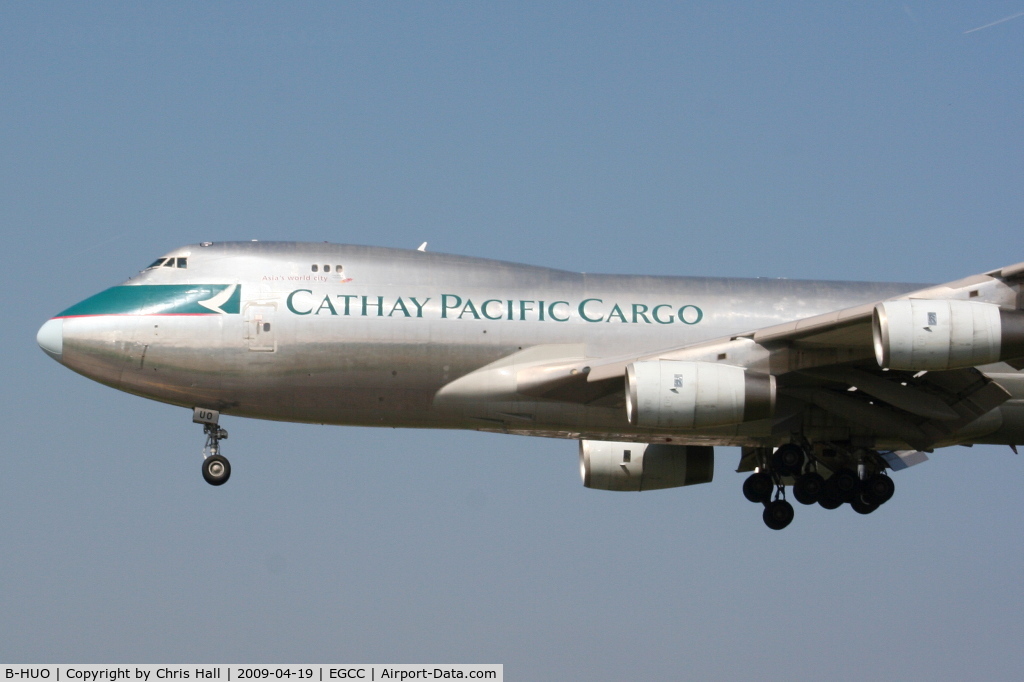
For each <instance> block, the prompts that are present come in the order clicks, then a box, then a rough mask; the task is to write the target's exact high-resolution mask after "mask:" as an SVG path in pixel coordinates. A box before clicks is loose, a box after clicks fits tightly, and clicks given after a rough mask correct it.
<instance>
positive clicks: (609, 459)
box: [580, 440, 715, 492]
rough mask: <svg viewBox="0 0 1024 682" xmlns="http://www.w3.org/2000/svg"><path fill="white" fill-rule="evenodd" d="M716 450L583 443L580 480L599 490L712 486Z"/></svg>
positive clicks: (597, 442) (670, 446)
mask: <svg viewBox="0 0 1024 682" xmlns="http://www.w3.org/2000/svg"><path fill="white" fill-rule="evenodd" d="M714 473H715V449H714V448H713V447H711V446H707V445H665V444H661V443H651V444H647V443H610V442H607V441H599V440H581V441H580V477H581V478H583V485H584V486H586V487H587V488H595V489H597V490H627V491H636V492H639V491H642V490H659V489H661V488H678V487H680V486H684V485H694V484H696V483H710V482H711V478H712V477H713V476H714Z"/></svg>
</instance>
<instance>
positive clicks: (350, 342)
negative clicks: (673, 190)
mask: <svg viewBox="0 0 1024 682" xmlns="http://www.w3.org/2000/svg"><path fill="white" fill-rule="evenodd" d="M168 259H170V260H168ZM157 263H158V264H161V263H162V264H161V265H158V266H157V267H150V268H149V269H147V270H144V271H142V272H141V273H140V274H138V275H136V276H135V277H132V278H131V279H129V280H128V281H127V282H125V283H123V284H122V285H120V286H118V287H114V288H112V289H109V290H107V291H105V292H102V293H101V294H98V295H96V296H94V297H92V298H89V299H86V300H84V301H82V302H81V303H79V304H76V305H74V306H72V307H70V308H68V309H67V310H65V311H63V312H62V313H60V314H59V315H57V316H56V317H55V318H54V321H51V322H50V323H48V325H50V326H49V331H48V335H49V337H50V338H51V339H53V338H55V337H56V336H57V335H59V337H60V343H59V351H60V352H59V354H58V353H53V352H51V355H53V356H54V357H56V358H57V359H59V360H60V361H61V362H62V363H63V364H65V365H66V366H68V367H69V368H71V369H73V370H75V371H76V372H79V373H81V374H83V375H85V376H87V377H89V378H91V379H94V380H96V381H99V382H102V383H104V384H107V385H109V386H112V387H114V388H117V389H120V390H122V391H127V392H130V393H134V394H138V395H141V396H145V397H147V398H152V399H154V400H159V401H162V402H166V403H171V404H175V405H180V406H183V407H189V408H192V407H196V406H203V407H209V408H213V409H217V410H220V411H221V412H222V413H225V414H231V415H237V416H244V417H253V418H261V419H274V420H284V421H296V422H316V423H324V424H351V425H373V426H398V427H428V428H469V429H481V430H494V431H509V432H516V433H534V434H537V435H551V436H562V437H580V436H581V435H586V436H588V437H609V438H619V439H622V438H629V437H638V438H639V437H645V436H651V435H653V434H650V433H645V432H644V431H643V430H638V429H636V428H635V427H631V426H630V425H629V423H628V422H627V421H626V418H625V415H624V413H623V410H622V409H621V402H618V403H616V401H614V400H613V401H608V400H605V401H595V403H594V404H589V405H588V404H576V403H566V402H561V401H557V400H548V399H535V398H529V397H527V396H524V395H521V394H519V393H517V392H516V390H515V386H514V385H512V384H510V386H509V387H508V388H507V390H506V389H504V388H502V386H501V385H500V383H501V376H502V372H503V371H504V370H503V369H502V362H503V359H505V360H504V362H505V363H506V364H507V365H508V370H507V371H505V374H509V373H512V372H514V371H515V370H516V369H517V368H519V367H523V366H530V365H531V364H537V363H544V362H553V361H558V360H561V359H579V358H583V359H585V358H607V357H616V356H625V355H631V354H633V355H640V354H643V353H650V352H656V351H659V350H661V349H666V348H674V347H680V346H685V345H689V344H694V343H698V342H701V341H703V340H707V339H712V338H717V337H722V336H726V335H729V334H735V333H741V332H744V331H747V330H752V329H757V328H761V327H765V326H769V325H773V324H778V323H782V322H786V321H789V320H795V319H800V318H805V317H809V316H812V315H816V314H819V313H824V312H828V311H831V310H836V309H841V308H846V307H850V306H853V305H857V304H861V303H865V302H870V301H876V300H880V299H885V298H888V297H891V296H896V295H899V294H902V293H905V292H908V291H911V290H914V289H917V288H920V286H921V285H915V284H905V283H863V282H826V281H801V280H786V279H726V278H707V277H661V276H644V275H640V276H624V275H592V274H583V273H574V272H567V271H562V270H554V269H549V268H542V267H532V266H526V265H518V264H513V263H506V262H500V261H493V260H485V259H479V258H470V257H463V256H452V255H445V254H436V253H429V252H421V251H411V250H400V249H389V248H379V247H365V246H345V245H333V244H327V243H324V244H309V243H286V242H237V243H215V244H209V245H205V246H204V245H194V246H188V247H184V248H181V249H177V250H175V251H173V252H171V253H169V254H167V255H166V256H165V257H164V258H162V259H160V260H159V261H157ZM181 266H184V267H181ZM58 325H59V327H60V329H59V330H58V329H56V327H57V326H58ZM44 329H45V328H44ZM42 336H43V332H42V331H41V333H40V338H41V343H42ZM50 343H51V345H54V344H55V342H54V341H53V340H51V341H50ZM44 347H45V344H44ZM509 358H511V360H508V359H509ZM492 363H493V364H495V365H496V369H495V371H494V372H493V373H492V374H493V376H494V377H497V380H496V381H497V383H496V384H495V385H494V386H491V387H490V388H488V389H485V390H484V391H483V392H482V393H476V394H474V393H473V391H472V390H470V391H468V392H467V391H465V390H462V391H460V390H452V389H450V388H449V389H448V390H446V387H451V386H452V385H453V383H455V382H457V381H458V380H460V379H462V378H464V377H466V376H467V375H470V374H471V373H474V372H477V371H478V370H480V369H481V368H484V367H486V366H488V365H491V364H492ZM491 381H492V383H494V381H495V380H491ZM765 428H766V426H765V425H764V424H762V425H760V426H758V425H756V424H755V425H750V424H748V425H743V426H741V427H736V428H731V429H724V430H718V431H717V432H715V433H712V434H710V435H709V434H704V435H703V436H702V437H697V436H696V435H694V437H693V438H691V439H690V440H692V441H695V442H717V443H722V444H743V443H747V442H753V441H751V439H752V438H753V439H755V440H756V439H757V438H758V437H763V436H764V435H765V434H764V430H765Z"/></svg>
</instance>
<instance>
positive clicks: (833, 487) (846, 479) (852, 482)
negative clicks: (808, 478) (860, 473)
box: [825, 469, 860, 504]
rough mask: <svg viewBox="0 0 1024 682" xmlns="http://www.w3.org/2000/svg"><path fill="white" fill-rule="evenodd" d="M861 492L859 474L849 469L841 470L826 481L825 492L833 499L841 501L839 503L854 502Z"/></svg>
mask: <svg viewBox="0 0 1024 682" xmlns="http://www.w3.org/2000/svg"><path fill="white" fill-rule="evenodd" d="M859 490H860V481H859V480H858V479H857V474H855V473H853V472H852V471H850V470H849V469H840V470H839V471H837V472H835V473H834V474H832V477H831V478H830V479H828V480H827V481H825V491H826V492H827V494H828V496H829V497H831V498H832V499H835V500H839V503H840V504H842V503H843V502H853V498H854V497H855V496H856V495H857V492H858V491H859Z"/></svg>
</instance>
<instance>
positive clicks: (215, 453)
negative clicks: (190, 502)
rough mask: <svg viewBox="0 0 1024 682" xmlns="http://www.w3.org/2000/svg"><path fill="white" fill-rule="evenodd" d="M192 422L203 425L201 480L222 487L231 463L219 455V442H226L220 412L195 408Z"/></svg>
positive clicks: (228, 476) (229, 471) (225, 433)
mask: <svg viewBox="0 0 1024 682" xmlns="http://www.w3.org/2000/svg"><path fill="white" fill-rule="evenodd" d="M192 421H193V422H195V423H196V424H202V425H203V433H205V434H206V445H204V446H203V479H204V480H205V481H206V482H207V483H209V484H210V485H224V484H225V483H227V482H228V479H229V478H231V463H230V462H228V459H227V457H225V456H223V455H222V454H220V442H221V441H222V440H227V438H228V432H227V431H226V430H225V429H222V428H220V426H219V421H220V412H218V411H217V410H207V409H204V408H201V407H197V408H195V409H194V410H193V412H192Z"/></svg>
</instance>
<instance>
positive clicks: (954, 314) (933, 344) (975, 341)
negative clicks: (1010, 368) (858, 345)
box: [871, 299, 1024, 371]
mask: <svg viewBox="0 0 1024 682" xmlns="http://www.w3.org/2000/svg"><path fill="white" fill-rule="evenodd" d="M871 322H872V324H871V327H872V336H873V337H874V345H875V359H876V360H878V364H879V366H881V367H884V368H886V369H903V370H911V371H922V370H944V369H962V368H966V367H975V366H977V365H987V364H989V363H992V362H999V361H1000V360H1010V359H1012V358H1019V357H1022V356H1024V313H1021V312H1019V311H1015V310H1003V309H1002V308H1000V307H999V306H997V305H994V304H992V303H980V302H978V301H930V300H926V299H912V300H907V301H886V302H885V303H879V304H878V305H876V306H875V312H874V315H873V316H872V321H871Z"/></svg>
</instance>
